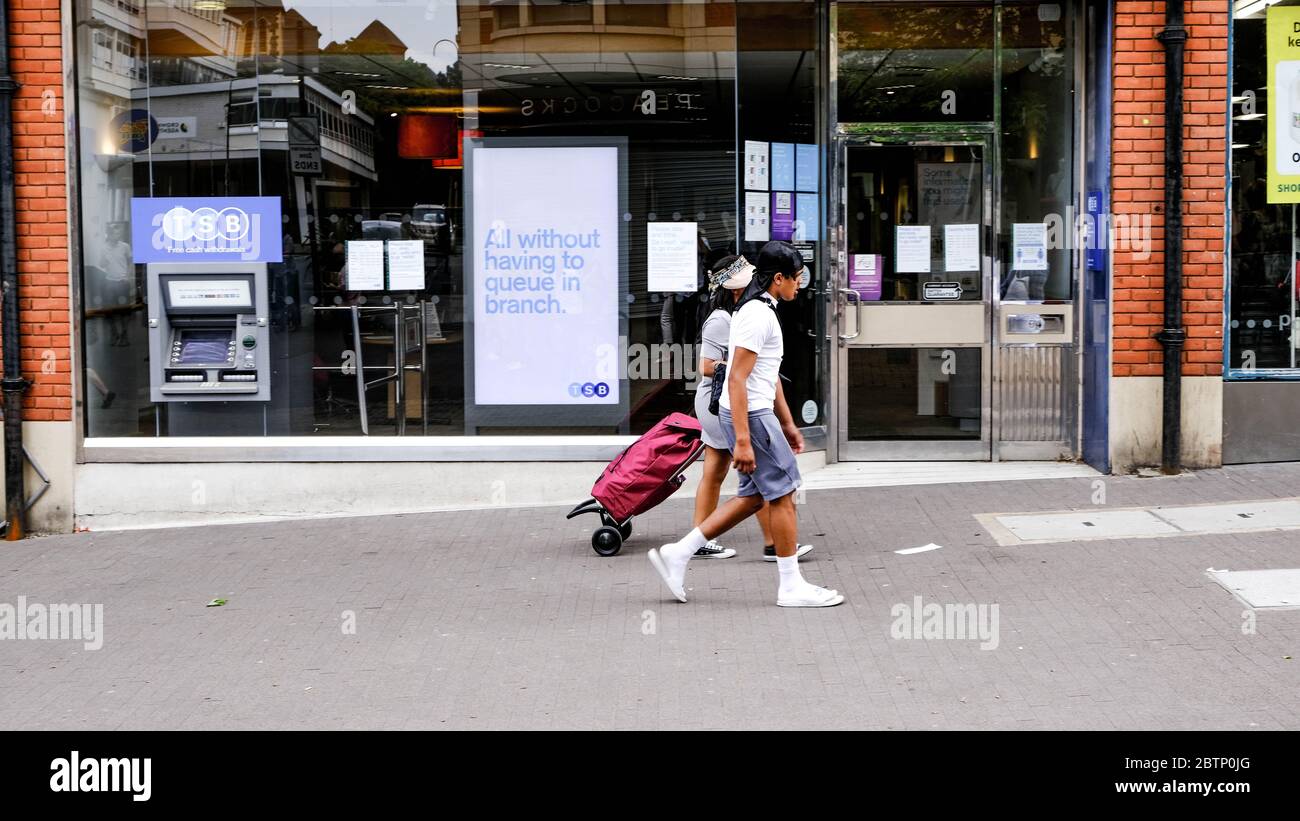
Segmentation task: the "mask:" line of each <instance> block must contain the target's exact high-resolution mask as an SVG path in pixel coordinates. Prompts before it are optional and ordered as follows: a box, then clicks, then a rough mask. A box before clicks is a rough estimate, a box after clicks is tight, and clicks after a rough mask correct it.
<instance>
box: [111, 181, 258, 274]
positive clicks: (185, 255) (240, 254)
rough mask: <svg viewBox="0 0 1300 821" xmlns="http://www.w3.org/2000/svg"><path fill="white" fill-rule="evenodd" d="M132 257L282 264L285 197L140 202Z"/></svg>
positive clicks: (134, 215)
mask: <svg viewBox="0 0 1300 821" xmlns="http://www.w3.org/2000/svg"><path fill="white" fill-rule="evenodd" d="M131 253H132V257H133V260H134V261H135V262H137V263H148V262H229V261H234V260H237V261H239V262H281V261H283V255H282V248H281V237H280V198H279V197H135V198H134V199H132V200H131Z"/></svg>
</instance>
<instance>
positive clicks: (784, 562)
mask: <svg viewBox="0 0 1300 821" xmlns="http://www.w3.org/2000/svg"><path fill="white" fill-rule="evenodd" d="M803 274H804V264H803V257H802V256H800V254H799V251H798V250H797V249H796V248H795V247H794V246H792V245H790V244H789V243H786V242H769V243H767V244H766V245H764V246H763V250H762V251H761V252H759V255H758V263H757V266H756V270H755V272H754V277H753V280H752V281H751V283H750V285H749V287H748V288H747V289H746V292H745V296H744V297H743V298H742V301H741V305H740V307H739V308H737V309H736V315H735V318H734V319H733V320H732V323H731V335H730V339H729V342H728V355H727V361H728V363H729V366H728V368H727V377H726V378H727V388H726V390H724V391H723V393H722V399H721V401H720V403H719V404H720V411H719V414H718V415H719V417H720V418H721V420H722V429H723V432H724V433H725V434H726V436H727V442H728V444H729V445H730V446H731V454H732V463H733V464H734V465H735V466H736V469H737V470H738V471H740V474H741V475H740V487H739V489H738V490H737V493H736V497H735V498H734V499H732V500H730V501H729V502H727V503H726V504H725V505H723V506H721V507H719V508H718V509H717V510H715V511H714V512H713V513H712V514H710V515H709V517H708V518H707V519H705V520H704V521H703V522H701V523H700V526H699V527H697V528H695V529H694V530H692V531H691V532H690V533H688V534H686V536H684V537H683V538H682V539H681V540H680V541H677V542H673V543H671V544H666V545H664V546H663V547H661V548H659V549H658V550H651V551H650V553H649V558H650V563H651V564H652V565H653V566H654V568H655V570H656V571H657V572H658V573H659V576H660V577H661V578H662V579H663V580H664V584H666V585H667V586H668V589H669V591H671V592H672V594H673V595H674V596H676V597H677V599H678V600H679V601H686V587H685V581H686V566H687V564H688V563H689V562H690V560H691V557H692V556H694V555H695V551H697V550H699V549H700V548H701V547H703V546H704V545H705V543H707V542H708V541H709V540H710V539H716V538H717V537H718V536H720V535H722V534H723V533H726V532H727V531H728V530H730V529H731V528H733V527H735V526H736V525H738V524H740V523H741V522H743V521H744V520H745V519H747V518H749V517H750V516H752V515H754V514H755V513H757V512H758V511H759V510H760V509H762V507H763V502H764V501H765V500H766V502H767V503H768V505H769V506H770V507H771V511H772V513H771V527H772V537H773V541H774V543H775V545H776V556H777V559H776V563H777V568H778V570H779V572H780V584H779V586H778V587H777V596H776V603H777V605H779V606H781V607H833V606H834V605H837V604H840V603H841V602H843V601H844V596H842V595H840V593H839V592H838V591H835V590H827V589H825V588H822V587H818V586H816V585H814V584H811V583H809V582H807V581H805V580H804V578H803V576H802V574H800V572H799V559H798V557H797V556H796V555H795V537H796V536H797V535H798V534H797V530H798V521H797V516H796V513H795V507H794V492H795V490H797V489H798V487H799V485H800V484H801V483H802V481H803V480H802V478H801V477H800V476H799V467H798V465H797V464H796V462H795V454H796V453H799V452H800V451H802V450H803V436H802V435H801V434H800V433H799V428H798V427H796V426H795V423H794V419H793V417H791V415H790V408H789V407H788V406H787V405H786V401H785V394H784V392H783V391H782V389H781V379H780V375H779V372H780V368H781V356H782V353H783V351H784V341H783V339H782V336H781V323H780V322H779V321H778V320H777V316H776V305H777V301H778V300H784V301H787V302H788V301H790V300H792V299H794V298H795V296H796V295H797V294H798V292H799V284H800V280H801V278H802V276H803Z"/></svg>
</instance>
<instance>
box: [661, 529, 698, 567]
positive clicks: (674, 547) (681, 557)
mask: <svg viewBox="0 0 1300 821" xmlns="http://www.w3.org/2000/svg"><path fill="white" fill-rule="evenodd" d="M707 542H708V539H706V538H704V534H703V533H701V532H700V529H699V528H698V527H697V528H695V529H694V530H692V531H691V532H690V533H687V534H686V535H685V536H684V537H682V540H681V541H679V542H676V543H674V544H671V545H664V546H663V548H661V549H660V551H659V552H660V553H661V554H663V555H664V557H665V558H668V559H671V560H672V561H673V562H674V563H677V564H686V563H687V562H688V561H690V560H691V557H692V556H694V555H695V551H697V550H699V549H700V548H701V547H704V545H705V543H707Z"/></svg>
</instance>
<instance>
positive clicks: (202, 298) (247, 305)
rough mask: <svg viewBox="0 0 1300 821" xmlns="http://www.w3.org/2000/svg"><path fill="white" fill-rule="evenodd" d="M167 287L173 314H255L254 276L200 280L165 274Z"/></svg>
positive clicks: (165, 294) (166, 296)
mask: <svg viewBox="0 0 1300 821" xmlns="http://www.w3.org/2000/svg"><path fill="white" fill-rule="evenodd" d="M159 282H161V283H162V285H163V286H164V296H165V298H166V304H167V310H168V311H169V312H173V313H184V314H195V313H204V314H210V313H230V314H244V313H252V312H253V277H252V275H251V274H229V275H224V276H219V277H218V276H215V275H214V276H213V277H212V278H209V279H197V278H195V277H193V276H178V275H176V274H164V275H162V276H161V277H159Z"/></svg>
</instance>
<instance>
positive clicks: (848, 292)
mask: <svg viewBox="0 0 1300 821" xmlns="http://www.w3.org/2000/svg"><path fill="white" fill-rule="evenodd" d="M840 293H841V294H843V295H844V296H845V300H844V305H845V307H847V306H848V305H849V304H852V305H853V333H851V334H840V347H844V343H845V342H848V341H849V340H851V339H857V338H858V335H859V334H861V333H862V327H861V319H862V317H861V316H860V315H859V314H858V310H857V309H858V306H860V305H861V304H862V297H861V296H860V295H859V294H858V292H857V291H855V290H853V289H852V288H845V289H843V290H841V291H840ZM850 296H851V297H852V298H851V299H850V298H848V297H850ZM844 313H845V314H846V315H847V314H848V311H845V312H844Z"/></svg>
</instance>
